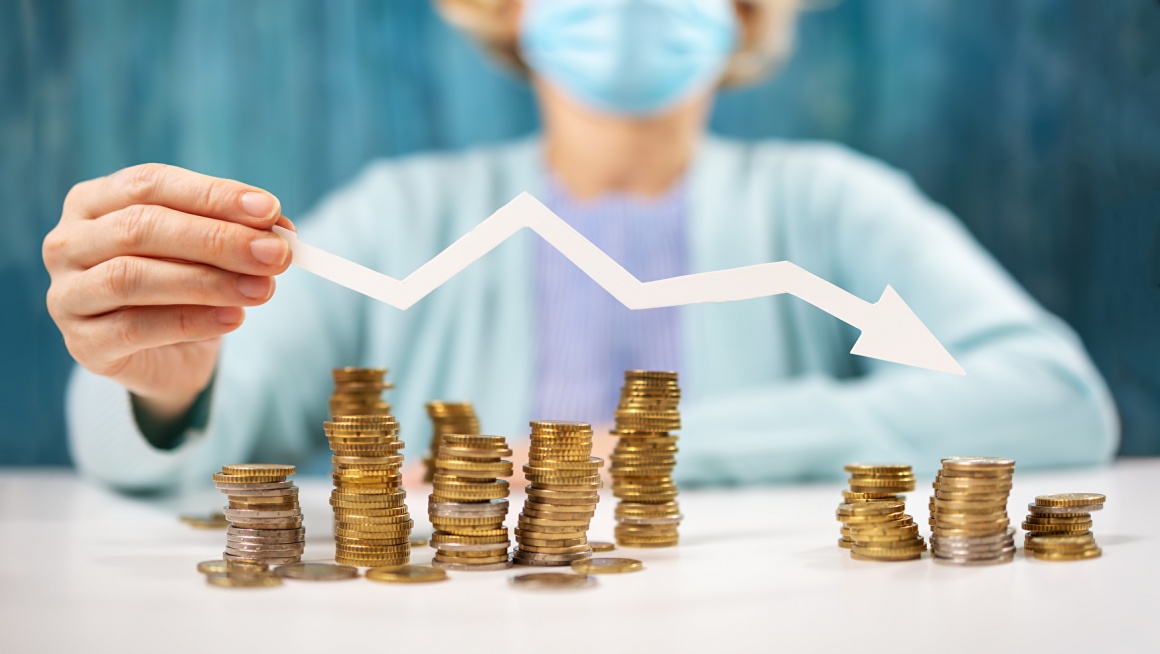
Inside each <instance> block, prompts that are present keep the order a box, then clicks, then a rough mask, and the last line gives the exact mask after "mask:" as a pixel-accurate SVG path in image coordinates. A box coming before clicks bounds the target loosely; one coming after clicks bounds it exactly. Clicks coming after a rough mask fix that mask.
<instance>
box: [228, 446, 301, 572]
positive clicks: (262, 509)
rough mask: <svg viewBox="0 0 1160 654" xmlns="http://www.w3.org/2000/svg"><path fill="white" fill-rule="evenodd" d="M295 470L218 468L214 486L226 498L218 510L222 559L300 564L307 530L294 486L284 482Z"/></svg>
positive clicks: (253, 465)
mask: <svg viewBox="0 0 1160 654" xmlns="http://www.w3.org/2000/svg"><path fill="white" fill-rule="evenodd" d="M294 471H295V468H294V466H287V465H278V464H272V463H247V464H239V465H231V466H222V471H221V472H220V473H217V474H215V475H214V476H213V481H214V484H215V485H216V486H217V487H218V490H220V491H221V492H222V493H224V494H225V495H226V496H227V498H228V499H229V505H228V506H226V508H225V509H223V510H222V513H224V514H225V516H226V519H227V520H229V523H230V525H229V527H227V528H226V551H225V554H224V555H223V558H224V559H225V560H226V561H229V562H233V563H242V564H244V563H246V562H251V563H252V564H254V565H255V566H256V567H257V568H261V569H263V570H264V569H265V566H266V564H274V565H278V564H283V563H297V562H298V561H300V560H302V551H303V549H304V548H305V540H306V530H305V529H303V528H302V510H301V508H299V506H298V488H297V487H296V486H294V482H292V481H290V480H288V479H287V477H289V476H290V475H292V474H294Z"/></svg>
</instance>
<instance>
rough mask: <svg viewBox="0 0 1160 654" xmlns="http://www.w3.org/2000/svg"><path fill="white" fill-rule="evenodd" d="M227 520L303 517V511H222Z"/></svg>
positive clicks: (227, 509) (226, 509) (228, 509)
mask: <svg viewBox="0 0 1160 654" xmlns="http://www.w3.org/2000/svg"><path fill="white" fill-rule="evenodd" d="M222 513H224V514H225V516H226V520H231V521H233V520H252V519H254V518H293V517H295V516H300V515H302V509H285V510H283V511H259V510H254V509H230V508H225V509H222Z"/></svg>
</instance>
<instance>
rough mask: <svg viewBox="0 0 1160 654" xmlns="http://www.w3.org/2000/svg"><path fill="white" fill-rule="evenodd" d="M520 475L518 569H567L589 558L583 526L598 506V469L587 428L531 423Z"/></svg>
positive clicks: (573, 423)
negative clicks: (523, 486) (523, 489)
mask: <svg viewBox="0 0 1160 654" xmlns="http://www.w3.org/2000/svg"><path fill="white" fill-rule="evenodd" d="M531 426H532V442H531V447H530V449H529V451H528V465H526V466H524V476H525V477H526V478H527V480H528V482H529V483H528V486H527V493H528V497H527V500H526V501H525V502H524V509H523V511H521V512H520V517H519V525H518V528H517V529H516V542H517V543H518V544H519V547H518V548H517V549H516V550H515V557H514V560H515V562H516V563H519V564H522V565H538V566H553V565H570V564H571V563H572V562H573V561H578V560H580V559H586V558H588V557H590V556H592V548H591V546H589V544H588V524H589V522H590V521H591V519H592V516H593V515H594V514H595V513H596V503H597V502H599V501H600V496H599V494H598V493H599V491H600V472H599V469H600V466H601V465H603V464H604V461H602V460H601V459H598V458H596V457H593V456H592V426H591V425H589V424H587V423H582V422H552V421H532V423H531Z"/></svg>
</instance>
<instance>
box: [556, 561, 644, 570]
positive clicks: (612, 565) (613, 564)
mask: <svg viewBox="0 0 1160 654" xmlns="http://www.w3.org/2000/svg"><path fill="white" fill-rule="evenodd" d="M572 570H573V571H574V572H578V573H580V574H617V573H621V572H638V571H640V570H644V564H643V563H641V562H640V561H637V560H636V559H613V558H608V559H582V560H580V561H573V562H572Z"/></svg>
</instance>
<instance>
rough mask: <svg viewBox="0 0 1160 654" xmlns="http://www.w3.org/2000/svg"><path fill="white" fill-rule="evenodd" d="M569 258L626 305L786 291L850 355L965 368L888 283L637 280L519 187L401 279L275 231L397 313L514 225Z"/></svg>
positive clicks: (774, 270)
mask: <svg viewBox="0 0 1160 654" xmlns="http://www.w3.org/2000/svg"><path fill="white" fill-rule="evenodd" d="M524 228H528V229H531V230H532V231H534V232H535V233H537V234H539V235H540V237H542V238H543V239H544V240H545V241H547V242H548V243H550V244H551V245H552V246H553V247H555V248H556V249H557V250H559V251H560V253H561V254H563V255H564V256H566V257H568V259H569V260H571V261H572V263H574V264H575V265H576V266H577V267H579V268H580V269H581V270H583V271H584V273H585V274H587V275H588V276H589V277H591V278H592V280H593V281H595V282H596V283H597V284H600V285H601V286H603V287H604V289H605V290H607V291H608V292H609V293H611V294H612V296H613V297H615V298H616V299H617V300H619V301H620V302H621V303H622V304H624V306H626V307H628V308H629V309H653V308H658V307H671V306H679V305H684V304H696V303H704V302H733V301H736V300H748V299H752V298H758V297H767V296H771V295H780V294H782V293H788V294H790V295H793V296H795V297H798V298H800V299H802V300H804V301H806V302H808V303H810V304H812V305H814V306H815V307H817V308H819V309H821V310H822V311H825V312H826V313H828V314H830V315H832V316H834V317H835V318H838V319H839V320H842V321H843V322H846V323H849V324H850V325H853V326H854V327H856V328H858V329H859V330H861V331H862V335H861V336H860V337H859V338H858V340H857V342H855V343H854V347H853V349H852V350H851V352H852V353H854V354H858V355H861V356H866V357H871V358H875V359H882V360H884V361H893V362H895V363H901V364H905V365H909V366H915V367H918V368H926V369H929V370H937V371H941V372H947V373H951V374H956V375H965V374H966V372H964V371H963V369H962V368H961V367H960V366H959V364H958V363H957V362H956V361H955V360H954V357H952V356H951V355H950V354H949V353H948V352H947V351H946V349H945V348H943V346H942V344H941V343H939V342H938V339H936V338H935V337H934V335H933V334H931V333H930V331H929V330H928V329H927V328H926V326H925V325H923V324H922V321H920V320H919V319H918V317H917V316H915V315H914V312H913V311H911V310H910V307H908V306H907V305H906V303H905V302H903V301H902V298H901V297H899V296H898V294H897V293H896V292H895V291H894V289H893V288H891V287H890V286H887V287H886V290H885V291H883V293H882V297H881V298H879V300H878V302H876V303H874V304H871V303H869V302H866V301H864V300H862V299H859V298H858V297H856V296H854V295H852V294H850V293H848V292H846V291H844V290H842V289H841V288H838V287H837V286H835V285H833V284H831V283H829V282H827V281H825V280H824V279H821V278H820V277H817V276H815V275H813V274H811V273H809V272H807V271H806V270H803V269H802V268H800V267H798V266H796V265H794V264H793V263H791V262H789V261H778V262H774V263H763V264H759V265H755V266H745V267H742V268H730V269H728V270H717V271H713V272H706V273H697V274H693V275H684V276H681V277H672V278H669V279H661V280H657V281H653V282H641V281H640V280H638V279H637V278H635V277H633V276H632V275H631V274H630V273H629V272H628V271H627V270H625V269H624V268H623V267H621V266H620V264H618V263H616V262H615V261H613V260H612V258H611V257H609V256H608V255H607V254H605V253H604V251H603V250H601V249H600V248H598V247H596V246H595V245H593V244H592V242H591V241H589V240H588V239H586V238H584V237H583V236H581V235H580V233H579V232H577V231H576V230H575V229H573V228H572V227H571V226H570V225H568V223H566V222H564V221H563V219H561V218H560V217H559V216H557V215H556V214H554V213H552V211H551V210H550V209H548V208H547V207H545V206H544V205H543V204H542V203H541V202H540V201H539V200H537V199H536V198H534V197H532V196H531V195H529V194H528V193H521V194H520V195H519V196H517V197H516V198H515V199H514V200H512V201H511V202H509V203H507V204H506V205H504V206H503V207H501V208H500V209H499V210H498V211H496V212H495V213H494V214H492V215H491V216H490V217H489V218H488V219H487V220H485V221H483V222H482V223H480V224H479V226H478V227H476V228H475V229H473V230H471V231H470V232H468V233H467V234H465V235H464V236H463V237H462V238H460V239H459V240H458V241H456V242H455V243H452V244H451V245H450V246H448V247H447V249H445V250H443V251H442V252H440V253H439V254H438V255H436V256H435V257H434V258H433V259H431V260H430V261H428V262H427V263H425V264H423V265H422V266H421V267H420V268H419V269H418V270H416V271H415V272H413V273H411V274H410V275H408V276H407V278H406V279H404V280H402V281H399V280H397V279H395V278H393V277H389V276H387V275H384V274H382V273H379V272H376V271H374V270H371V269H369V268H366V267H363V266H360V265H358V264H357V263H354V262H352V261H348V260H346V259H343V258H342V257H340V256H337V255H335V254H331V253H330V252H326V251H325V250H321V249H319V248H316V247H313V246H311V245H308V244H306V243H303V242H302V241H300V240H299V239H298V235H297V234H295V233H294V232H291V231H289V230H286V229H283V228H281V227H275V228H274V231H275V232H276V233H277V234H278V235H279V236H281V237H282V238H284V239H286V241H287V242H288V243H289V244H290V249H291V251H292V252H293V255H294V265H296V266H298V267H300V268H302V269H304V270H307V271H309V272H312V273H314V274H316V275H318V276H320V277H323V278H325V279H328V280H330V281H332V282H335V283H337V284H340V285H342V286H345V287H347V288H349V289H352V290H354V291H358V292H359V293H362V294H363V295H366V296H369V297H372V298H374V299H376V300H379V301H380V302H385V303H387V304H389V305H391V306H394V307H397V308H399V309H408V308H410V307H411V306H412V305H414V304H415V303H416V302H418V301H419V300H421V299H423V298H424V297H426V296H427V295H428V294H430V293H431V292H432V291H434V290H435V289H437V288H439V287H440V286H442V285H443V284H444V283H445V282H446V281H448V280H450V279H451V278H452V277H454V276H456V275H458V274H459V273H460V272H462V271H463V270H464V269H466V268H467V267H468V266H470V265H471V264H472V263H475V261H477V260H478V259H480V258H481V257H483V256H484V255H485V254H487V253H488V252H491V251H492V250H493V249H495V247H496V246H498V245H499V244H501V243H503V242H504V241H506V240H507V239H508V238H510V237H511V236H512V235H514V234H515V233H516V232H518V231H520V230H521V229H524Z"/></svg>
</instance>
